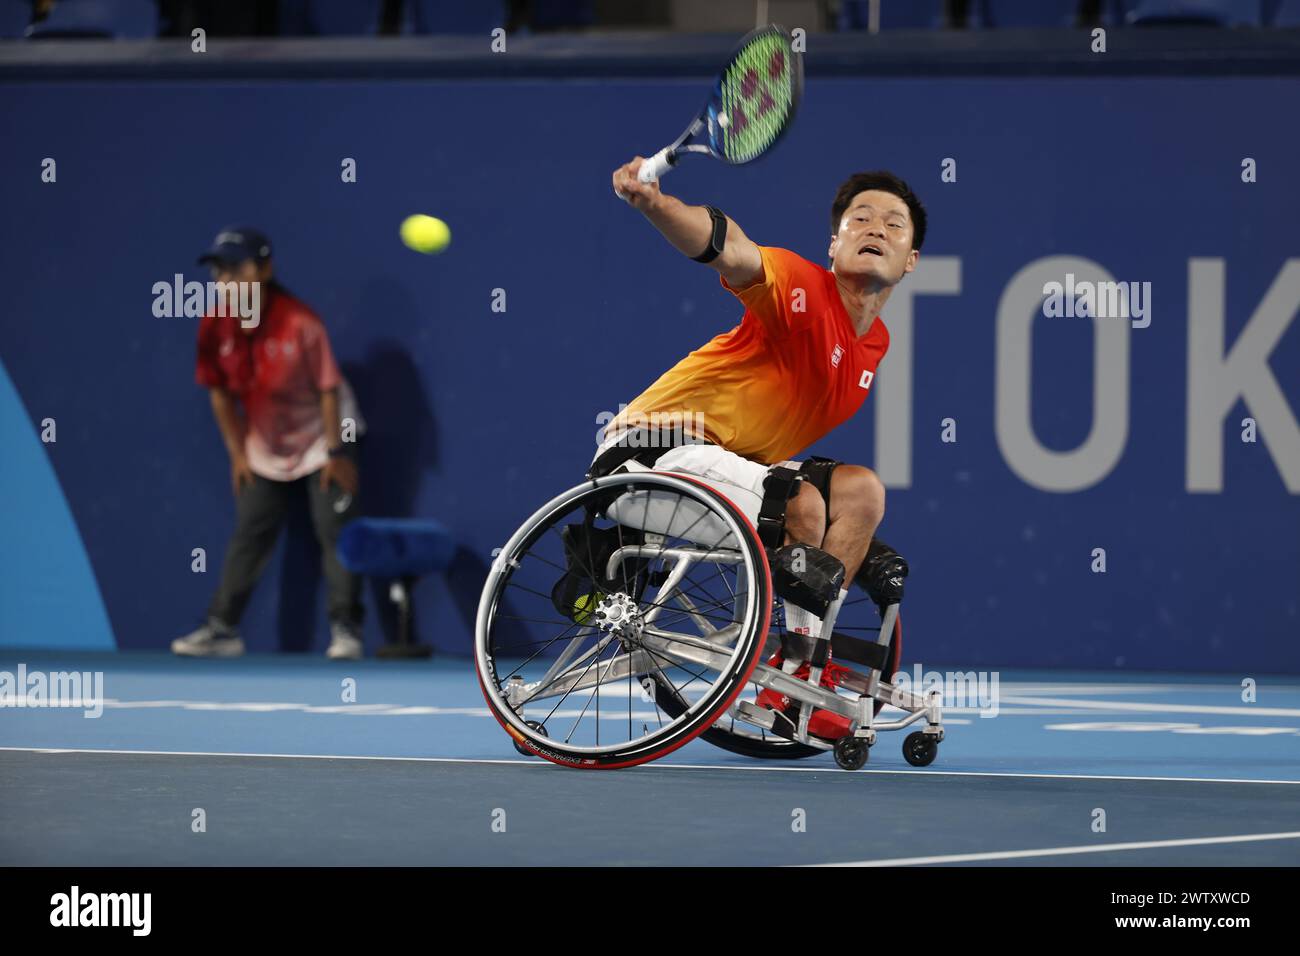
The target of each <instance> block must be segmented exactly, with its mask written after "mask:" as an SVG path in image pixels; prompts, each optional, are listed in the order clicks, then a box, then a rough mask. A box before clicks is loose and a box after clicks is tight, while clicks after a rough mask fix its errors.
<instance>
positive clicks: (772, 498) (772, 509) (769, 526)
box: [758, 465, 803, 550]
mask: <svg viewBox="0 0 1300 956" xmlns="http://www.w3.org/2000/svg"><path fill="white" fill-rule="evenodd" d="M802 480H803V479H802V478H801V476H800V475H799V472H797V471H795V470H794V469H793V468H787V467H786V466H785V465H775V466H774V467H773V468H772V469H771V470H770V471H768V473H767V477H766V478H764V479H763V500H762V503H761V504H759V506H758V540H759V541H761V542H763V547H765V548H767V549H769V550H776V549H777V548H779V547H781V545H783V544H784V543H785V510H786V508H787V506H788V505H789V502H790V499H791V498H793V497H794V496H795V495H797V494H798V493H799V482H800V481H802Z"/></svg>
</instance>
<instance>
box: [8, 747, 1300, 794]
mask: <svg viewBox="0 0 1300 956" xmlns="http://www.w3.org/2000/svg"><path fill="white" fill-rule="evenodd" d="M5 751H13V752H18V753H38V754H114V755H118V756H123V755H125V756H140V757H269V758H273V759H278V760H394V761H403V762H407V763H464V764H512V765H515V766H520V767H552V766H555V765H554V764H552V763H550V762H549V761H545V760H541V759H539V758H525V759H513V760H510V759H501V758H495V757H397V756H392V757H385V756H377V755H373V754H266V753H262V754H257V753H238V752H227V751H207V750H96V749H88V748H71V747H68V748H64V747H0V753H2V752H5ZM643 769H645V770H652V769H653V770H740V771H744V772H746V773H844V774H847V773H852V774H857V775H862V776H869V775H871V774H903V775H904V776H910V777H921V776H926V777H1015V778H1030V779H1035V780H1127V781H1138V782H1141V781H1150V782H1154V783H1269V784H1281V785H1283V786H1300V780H1256V779H1251V778H1239V777H1222V778H1221V777H1125V776H1114V775H1107V774H1086V773H1013V772H1009V771H992V770H988V771H986V770H920V769H917V770H885V769H879V770H877V769H870V770H841V769H840V768H839V767H836V766H834V765H833V764H832V765H830V766H825V765H822V766H816V767H773V766H762V765H760V766H754V767H750V766H745V765H741V764H693V763H663V762H658V763H655V762H652V763H649V764H642V765H640V766H638V767H628V768H625V769H624V770H621V771H620V772H621V773H634V772H636V771H638V770H643ZM584 772H596V771H584Z"/></svg>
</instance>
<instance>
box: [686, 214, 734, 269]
mask: <svg viewBox="0 0 1300 956" xmlns="http://www.w3.org/2000/svg"><path fill="white" fill-rule="evenodd" d="M704 208H705V209H707V210H708V211H709V218H710V219H712V220H713V235H711V236H710V237H709V248H707V249H705V250H704V251H703V252H701V253H700V254H699V255H698V256H693V257H692V258H694V259H695V261H696V262H712V261H713V260H714V259H716V258H718V256H719V255H721V253H722V247H723V246H724V245H725V244H726V242H727V214H726V213H724V212H723V211H722V210H721V209H719V208H718V207H717V206H705V207H704Z"/></svg>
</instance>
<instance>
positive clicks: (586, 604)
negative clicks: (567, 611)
mask: <svg viewBox="0 0 1300 956" xmlns="http://www.w3.org/2000/svg"><path fill="white" fill-rule="evenodd" d="M599 601H600V595H599V594H582V595H579V596H578V598H577V599H576V600H575V601H574V602H573V619H574V620H575V621H577V622H578V623H579V624H586V623H587V619H588V618H590V617H591V615H592V612H593V611H595V610H596V604H597V603H599Z"/></svg>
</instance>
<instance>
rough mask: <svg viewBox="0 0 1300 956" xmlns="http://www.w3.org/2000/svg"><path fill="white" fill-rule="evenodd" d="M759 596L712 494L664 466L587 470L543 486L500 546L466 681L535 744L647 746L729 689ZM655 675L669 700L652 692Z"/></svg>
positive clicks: (542, 748)
mask: <svg viewBox="0 0 1300 956" xmlns="http://www.w3.org/2000/svg"><path fill="white" fill-rule="evenodd" d="M613 515H616V516H617V517H618V518H619V519H620V521H619V522H615V521H612V520H610V518H611V516H613ZM589 518H590V520H588V519H589ZM574 525H579V526H582V529H581V530H580V531H576V532H574V531H565V530H564V529H565V528H571V527H572V526H574ZM656 534H661V535H662V537H660V538H656V537H654V535H656ZM552 582H554V583H552ZM770 604H771V600H770V592H769V583H768V580H767V568H766V559H765V557H764V555H763V551H762V549H761V547H760V546H759V545H758V543H757V536H756V535H755V533H754V532H753V529H752V527H750V526H749V524H748V522H747V521H746V519H745V518H744V516H743V515H742V514H741V513H740V512H739V511H736V510H735V509H734V508H733V507H732V506H730V504H729V503H727V502H726V499H725V498H722V497H721V496H720V495H717V494H716V492H713V491H711V490H710V489H708V488H705V487H703V486H701V485H699V484H698V483H696V482H693V481H691V480H689V479H686V478H683V477H678V476H668V475H663V474H639V475H619V476H612V477H610V478H604V479H600V480H599V481H597V482H591V483H587V484H585V485H580V486H578V487H576V488H574V489H571V490H570V491H569V492H566V493H565V494H563V495H560V496H558V497H557V498H555V499H553V500H552V501H551V502H548V504H547V505H545V506H543V508H541V509H539V510H538V512H536V513H535V514H534V515H533V517H532V518H530V519H529V521H527V522H525V523H524V525H523V526H522V527H521V528H520V529H519V531H518V532H516V534H515V535H514V537H512V538H511V540H510V542H508V543H507V545H506V547H505V548H504V549H502V551H501V553H500V555H499V556H498V558H497V561H496V562H495V563H494V565H493V570H492V572H491V573H490V575H489V579H488V582H487V583H486V585H485V587H484V592H483V599H482V601H481V602H480V607H479V620H478V626H477V628H476V657H477V664H478V671H479V677H480V684H481V686H482V688H483V692H484V695H485V697H486V699H487V701H488V703H489V706H490V708H491V709H492V711H493V714H494V716H496V717H497V719H498V720H499V721H500V722H501V723H502V724H503V726H505V727H506V729H507V731H508V732H510V733H511V736H513V737H514V738H515V739H516V741H517V742H522V743H524V744H525V745H527V746H528V747H529V748H530V749H532V750H534V751H535V752H537V753H539V754H540V755H541V756H544V757H547V758H548V759H552V760H555V761H556V762H560V763H569V764H573V765H578V766H602V765H619V766H625V765H628V764H629V763H636V762H643V761H644V760H648V759H654V757H656V756H660V755H662V754H663V753H665V752H667V750H668V749H675V747H678V746H681V745H682V744H684V743H685V742H687V740H689V739H691V738H692V737H694V736H695V735H697V734H698V733H699V732H701V731H702V730H704V729H706V728H707V726H708V725H709V724H710V723H711V722H712V719H713V718H714V717H716V714H717V713H718V712H720V711H721V710H725V708H726V706H727V705H728V704H729V703H730V701H731V699H732V698H734V697H735V695H736V694H737V693H739V691H740V689H741V688H742V687H743V684H744V680H745V679H746V678H747V677H748V676H749V672H750V671H751V670H752V668H753V665H754V663H756V661H757V657H758V654H759V652H760V651H761V643H762V642H761V639H760V635H761V634H764V633H765V632H766V627H767V618H768V613H769V611H770ZM651 676H653V681H652V680H651V679H650V678H651ZM657 682H662V683H664V684H666V685H667V686H670V687H672V688H673V689H674V692H675V693H676V694H677V695H678V696H679V697H680V698H681V699H682V700H685V701H687V702H688V706H687V707H686V708H685V710H684V711H682V712H680V713H675V714H669V713H667V712H665V711H663V710H662V709H661V708H660V707H659V706H658V703H657V700H656V695H655V694H654V688H655V686H656V683H657ZM706 718H707V719H706ZM529 719H531V720H540V721H541V722H542V723H544V724H545V725H546V727H547V730H548V731H549V733H550V736H549V738H541V737H540V735H537V734H535V733H533V732H531V730H530V728H528V727H527V726H526V724H525V721H526V720H529Z"/></svg>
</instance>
